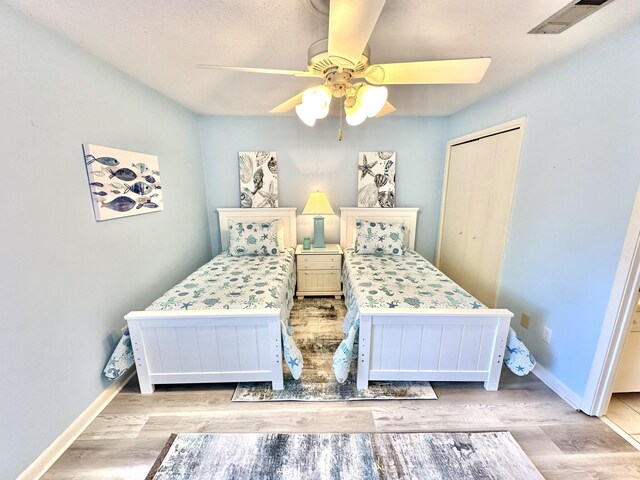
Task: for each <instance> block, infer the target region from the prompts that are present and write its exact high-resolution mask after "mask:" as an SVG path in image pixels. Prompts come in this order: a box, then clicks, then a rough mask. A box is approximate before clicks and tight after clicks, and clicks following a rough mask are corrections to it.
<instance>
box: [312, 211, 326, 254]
mask: <svg viewBox="0 0 640 480" xmlns="http://www.w3.org/2000/svg"><path fill="white" fill-rule="evenodd" d="M326 246H327V245H326V244H325V243H324V217H313V248H326Z"/></svg>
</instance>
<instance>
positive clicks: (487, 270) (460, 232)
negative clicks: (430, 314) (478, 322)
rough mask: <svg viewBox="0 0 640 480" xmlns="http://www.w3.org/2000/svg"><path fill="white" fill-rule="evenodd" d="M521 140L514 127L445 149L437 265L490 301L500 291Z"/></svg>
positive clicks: (475, 293) (471, 291) (494, 299)
mask: <svg viewBox="0 0 640 480" xmlns="http://www.w3.org/2000/svg"><path fill="white" fill-rule="evenodd" d="M520 141H521V132H520V130H512V131H508V132H504V133H500V134H495V135H490V136H486V137H483V138H480V139H478V140H474V141H470V142H467V143H462V144H459V145H454V146H452V147H451V149H450V153H449V165H448V174H447V180H446V185H445V186H444V188H445V189H446V191H445V195H444V205H443V208H444V212H443V221H442V235H441V239H440V252H439V263H438V267H439V268H440V270H442V271H443V272H444V273H445V274H446V275H448V276H449V277H450V278H451V279H452V280H453V281H455V282H456V283H458V284H459V285H460V286H461V287H462V288H464V289H465V290H467V291H468V292H469V293H471V294H472V295H474V296H475V297H476V298H478V300H480V301H481V302H482V303H484V304H485V305H487V306H488V307H493V306H495V302H496V296H497V293H498V287H499V281H500V273H501V269H502V262H503V256H504V247H505V243H506V239H507V233H508V228H509V220H510V216H511V204H512V199H513V194H514V191H515V181H516V175H517V169H518V161H519V156H520Z"/></svg>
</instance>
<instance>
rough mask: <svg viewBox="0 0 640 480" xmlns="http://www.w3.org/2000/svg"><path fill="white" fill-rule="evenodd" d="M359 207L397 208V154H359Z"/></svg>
mask: <svg viewBox="0 0 640 480" xmlns="http://www.w3.org/2000/svg"><path fill="white" fill-rule="evenodd" d="M358 206H359V207H383V208H392V207H395V206H396V152H360V153H359V154H358Z"/></svg>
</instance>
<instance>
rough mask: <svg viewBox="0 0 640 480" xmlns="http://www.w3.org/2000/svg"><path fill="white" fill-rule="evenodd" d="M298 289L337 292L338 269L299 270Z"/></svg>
mask: <svg viewBox="0 0 640 480" xmlns="http://www.w3.org/2000/svg"><path fill="white" fill-rule="evenodd" d="M298 290H299V291H300V292H334V291H338V292H339V291H340V272H339V271H338V270H314V271H313V272H310V271H299V272H298Z"/></svg>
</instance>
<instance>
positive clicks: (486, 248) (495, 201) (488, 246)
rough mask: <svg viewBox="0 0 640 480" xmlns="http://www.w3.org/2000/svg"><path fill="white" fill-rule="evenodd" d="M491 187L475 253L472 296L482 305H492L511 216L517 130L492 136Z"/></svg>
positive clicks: (517, 153)
mask: <svg viewBox="0 0 640 480" xmlns="http://www.w3.org/2000/svg"><path fill="white" fill-rule="evenodd" d="M493 138H495V139H496V140H497V141H496V148H495V155H494V161H493V169H492V178H491V190H490V195H489V198H488V199H487V202H488V205H487V214H486V215H485V220H484V223H485V224H484V229H483V232H484V233H483V239H482V249H481V251H480V254H479V259H478V267H477V270H476V271H477V272H478V273H477V278H476V289H475V292H474V295H475V296H476V297H477V298H478V299H479V300H480V301H481V302H483V303H484V304H485V305H487V306H489V307H493V306H495V303H496V295H497V293H498V287H499V282H500V273H501V271H502V264H503V260H504V249H505V246H506V242H507V234H508V231H509V221H510V219H511V205H512V199H513V195H514V193H515V188H516V178H517V174H518V160H519V157H520V132H519V131H518V130H514V131H511V132H505V133H501V134H500V135H496V136H495V137H493Z"/></svg>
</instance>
